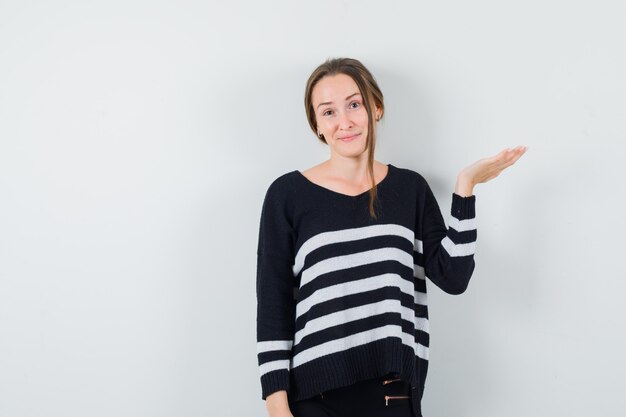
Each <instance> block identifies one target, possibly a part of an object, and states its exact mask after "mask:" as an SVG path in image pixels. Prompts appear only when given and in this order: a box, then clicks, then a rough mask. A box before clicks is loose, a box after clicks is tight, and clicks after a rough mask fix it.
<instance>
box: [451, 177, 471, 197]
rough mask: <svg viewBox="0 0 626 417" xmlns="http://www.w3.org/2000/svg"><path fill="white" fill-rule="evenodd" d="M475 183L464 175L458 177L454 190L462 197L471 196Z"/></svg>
mask: <svg viewBox="0 0 626 417" xmlns="http://www.w3.org/2000/svg"><path fill="white" fill-rule="evenodd" d="M474 185H475V184H474V183H473V182H472V181H471V180H470V179H468V178H466V177H465V176H463V175H459V176H458V177H457V178H456V186H455V187H454V192H455V193H456V194H458V195H460V196H461V197H470V196H471V195H472V194H473V192H474Z"/></svg>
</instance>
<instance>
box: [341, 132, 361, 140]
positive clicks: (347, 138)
mask: <svg viewBox="0 0 626 417" xmlns="http://www.w3.org/2000/svg"><path fill="white" fill-rule="evenodd" d="M359 135H360V133H355V134H354V135H352V136H344V137H342V138H339V140H342V141H344V142H350V141H351V140H353V139H355V138H356V137H358V136H359Z"/></svg>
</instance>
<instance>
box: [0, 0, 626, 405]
mask: <svg viewBox="0 0 626 417" xmlns="http://www.w3.org/2000/svg"><path fill="white" fill-rule="evenodd" d="M625 12H626V6H625V5H624V3H623V2H621V1H618V0H616V1H607V0H600V1H598V0H596V1H591V0H587V1H565V0H541V1H536V0H529V1H524V2H503V1H487V0H477V1H472V2H467V1H437V2H432V1H417V2H414V1H394V2H381V1H337V0H334V1H331V0H318V1H316V2H308V3H304V2H296V1H273V2H260V1H251V0H250V1H231V2H226V1H223V2H217V1H215V2H211V1H177V2H174V1H169V2H167V1H146V0H144V1H138V0H132V1H129V0H124V1H106V2H105V1H100V2H96V1H70V0H68V1H55V2H45V1H39V2H37V1H19V2H18V1H13V2H9V1H1V2H0V415H1V416H3V417H5V416H6V417H17V416H19V417H26V416H29V417H30V416H46V417H56V416H77V417H78V416H80V417H83V416H93V417H96V416H107V417H108V416H129V417H130V416H177V417H178V416H263V415H266V412H265V407H264V402H263V401H262V400H261V399H260V384H259V380H258V369H257V362H256V361H257V358H256V339H255V326H256V324H255V314H256V299H255V262H256V244H257V237H258V222H259V216H260V209H261V203H262V198H263V196H264V193H265V190H266V188H267V186H268V185H269V183H270V182H271V181H272V180H273V179H274V178H276V177H277V176H279V175H281V174H283V173H285V172H288V171H290V170H293V169H301V170H304V169H306V168H308V167H310V166H312V165H315V164H317V163H319V162H321V161H322V160H324V159H326V158H327V157H328V150H327V148H325V147H324V146H323V145H321V144H320V143H318V141H317V139H316V138H315V136H314V135H313V133H312V132H311V131H310V130H309V128H308V125H307V123H306V119H305V114H304V107H303V103H302V101H303V92H304V85H305V82H306V79H307V77H308V75H309V73H310V72H311V71H312V70H313V69H314V68H315V66H317V65H318V64H319V63H321V62H322V61H323V60H324V59H325V58H327V57H334V56H350V57H355V58H358V59H360V60H361V61H362V62H363V63H364V64H365V65H366V66H368V68H369V69H370V70H371V71H372V72H373V74H374V75H375V76H376V78H377V80H378V81H379V83H380V86H381V88H382V90H383V92H384V94H385V99H386V105H387V113H386V115H385V119H384V121H383V123H382V132H381V136H380V139H379V147H378V149H377V159H378V160H380V161H382V162H385V163H392V164H394V165H396V166H400V167H407V168H411V169H414V170H416V171H418V172H420V173H422V174H423V175H424V176H425V177H426V178H427V180H428V181H429V183H430V184H431V186H432V187H433V189H434V191H435V194H436V196H437V198H438V200H439V203H440V207H441V208H442V211H443V213H444V217H445V218H446V220H447V219H448V218H449V217H448V215H449V211H450V203H451V193H452V191H453V189H454V181H455V177H456V174H457V172H458V171H459V170H460V169H461V168H463V167H464V166H466V165H469V164H470V163H472V162H474V161H475V160H477V159H479V158H482V157H486V156H490V155H493V154H495V153H497V152H498V151H500V150H501V149H503V148H505V147H508V146H515V145H518V144H525V145H528V146H529V147H530V149H529V150H528V152H527V153H526V155H524V156H523V157H522V159H520V160H519V161H518V163H517V164H516V165H514V166H513V167H511V168H510V169H509V170H507V171H505V172H504V173H503V174H502V175H501V176H500V177H498V178H496V179H494V180H493V181H492V182H490V183H487V184H480V185H478V186H477V187H476V188H475V190H474V191H475V194H476V196H477V221H478V239H479V241H478V246H477V254H476V263H477V265H476V269H475V272H474V275H473V278H472V282H471V283H470V287H469V289H468V291H467V292H466V293H465V294H463V295H461V296H450V295H447V294H444V293H442V292H441V291H440V290H438V289H437V288H436V287H435V286H434V285H432V284H431V283H429V285H430V286H429V291H430V302H431V307H430V314H431V338H432V339H431V340H432V342H431V362H430V364H431V365H430V370H429V376H428V381H427V387H426V392H425V394H424V399H423V407H424V413H425V416H427V417H435V416H449V417H452V416H454V417H457V416H458V417H478V416H480V417H488V416H493V417H500V416H524V417H526V416H555V415H567V416H570V417H575V416H589V415H593V416H622V415H623V413H624V409H625V408H626V399H625V396H624V394H623V390H624V388H625V383H624V380H625V378H626V361H625V359H624V354H623V350H624V345H625V342H626V336H625V333H624V328H625V326H626V306H625V305H624V302H623V297H624V291H625V290H626V273H625V272H624V263H623V262H624V249H626V247H625V246H626V245H625V244H624V238H625V236H626V235H625V232H626V227H625V218H626V216H625V215H624V208H625V203H626V198H625V197H624V186H623V182H624V178H625V176H624V174H625V172H624V171H625V169H624V158H625V156H626V153H625V151H626V141H625V139H626V117H625V116H626V99H625V97H626V79H625V78H626V77H625V74H626V48H625V47H624V39H626V26H624V24H623V17H624V14H625Z"/></svg>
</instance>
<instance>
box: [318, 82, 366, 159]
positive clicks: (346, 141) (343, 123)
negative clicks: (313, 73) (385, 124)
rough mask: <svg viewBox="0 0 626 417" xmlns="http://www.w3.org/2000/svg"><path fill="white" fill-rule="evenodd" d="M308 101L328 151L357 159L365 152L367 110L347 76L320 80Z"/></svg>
mask: <svg viewBox="0 0 626 417" xmlns="http://www.w3.org/2000/svg"><path fill="white" fill-rule="evenodd" d="M311 102H312V104H313V111H314V112H315V118H316V121H317V130H318V132H319V133H321V134H323V135H324V138H325V139H326V143H328V145H329V146H330V148H331V152H335V153H338V154H340V155H342V156H357V155H360V154H361V153H363V152H364V151H365V150H366V149H365V142H366V140H367V130H368V129H367V121H368V119H367V110H365V106H364V105H363V97H362V96H361V94H360V93H359V87H358V86H357V85H356V83H355V82H354V80H353V79H352V78H351V77H350V76H348V75H345V74H337V75H330V76H326V77H324V78H322V79H321V80H319V81H318V82H317V84H315V87H313V91H312V93H311ZM377 117H378V115H377Z"/></svg>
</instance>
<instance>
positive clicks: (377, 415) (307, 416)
mask: <svg viewBox="0 0 626 417" xmlns="http://www.w3.org/2000/svg"><path fill="white" fill-rule="evenodd" d="M410 396H411V386H410V385H409V383H408V382H405V381H402V380H400V379H399V378H398V376H397V375H396V374H389V375H385V376H384V377H381V378H376V379H369V380H367V381H360V382H358V383H356V384H353V385H350V386H347V387H341V388H337V389H334V390H330V391H326V392H322V393H320V394H318V395H316V396H315V397H313V398H307V399H304V400H299V401H294V402H290V403H289V408H290V410H291V413H292V414H293V415H294V417H413V412H412V411H411V398H410Z"/></svg>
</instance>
